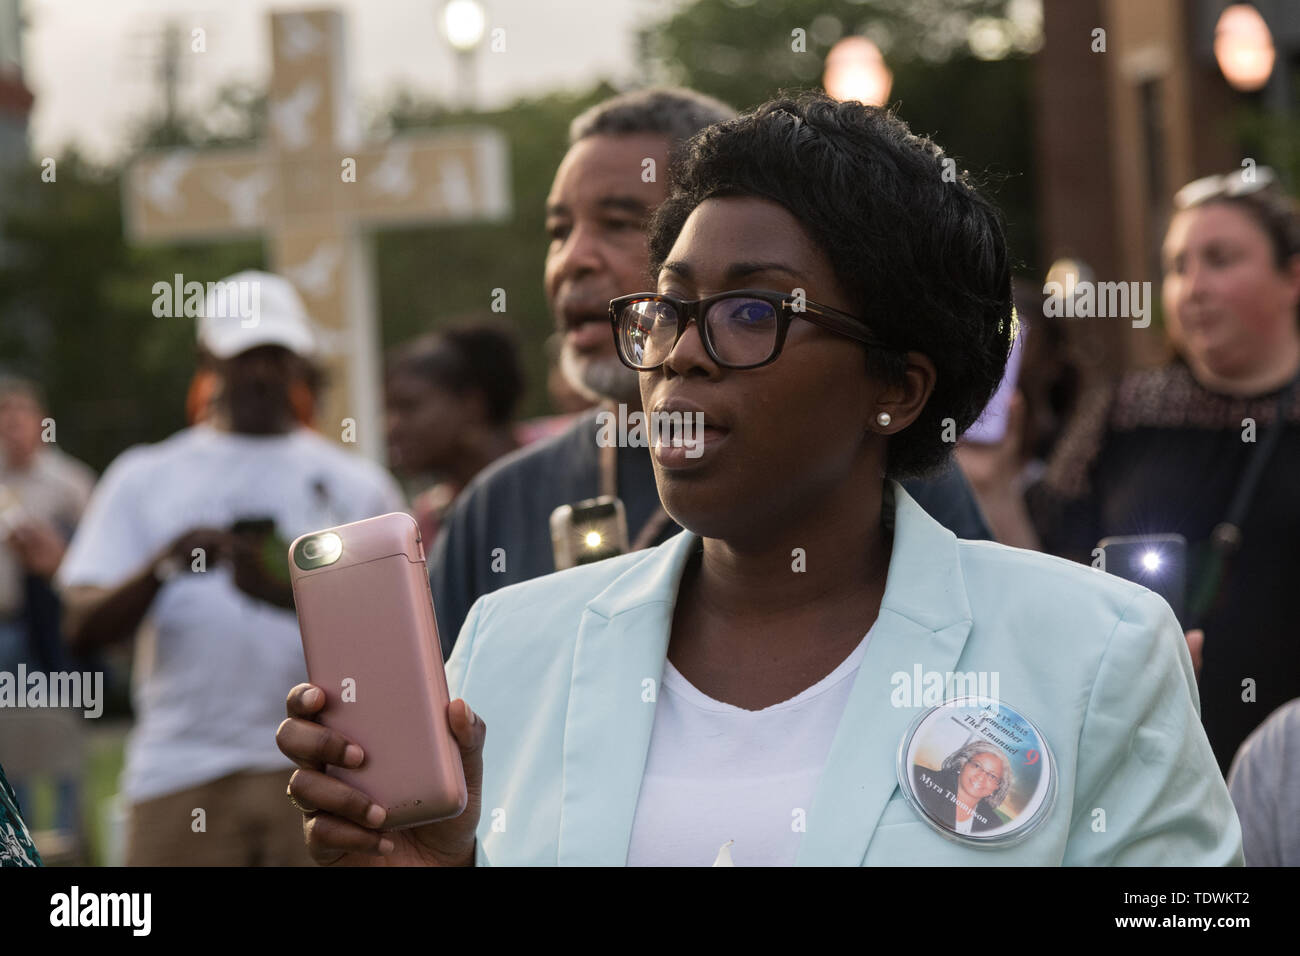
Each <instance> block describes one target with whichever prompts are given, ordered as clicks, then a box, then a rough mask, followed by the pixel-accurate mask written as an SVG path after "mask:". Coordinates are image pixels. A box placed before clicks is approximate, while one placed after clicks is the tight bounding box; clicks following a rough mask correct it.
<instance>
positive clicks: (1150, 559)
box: [1142, 551, 1160, 571]
mask: <svg viewBox="0 0 1300 956" xmlns="http://www.w3.org/2000/svg"><path fill="white" fill-rule="evenodd" d="M1142 567H1144V568H1146V569H1147V570H1148V571H1158V570H1160V555H1159V554H1158V553H1157V552H1155V551H1148V552H1147V553H1146V554H1144V555H1142Z"/></svg>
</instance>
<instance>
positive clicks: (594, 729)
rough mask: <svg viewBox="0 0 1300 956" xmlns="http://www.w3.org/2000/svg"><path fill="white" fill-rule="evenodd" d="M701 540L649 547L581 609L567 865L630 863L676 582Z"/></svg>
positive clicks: (571, 721) (568, 766)
mask: <svg viewBox="0 0 1300 956" xmlns="http://www.w3.org/2000/svg"><path fill="white" fill-rule="evenodd" d="M698 540H699V539H698V538H696V537H695V536H694V535H692V534H690V533H689V532H682V533H681V534H678V535H675V536H674V537H672V538H670V539H669V540H668V541H666V542H665V543H664V544H663V545H661V546H660V547H658V548H655V549H653V550H651V551H648V552H647V553H646V557H645V558H644V559H643V560H641V561H638V562H636V563H635V564H634V565H633V566H632V567H631V568H629V570H627V571H626V572H624V573H623V574H622V575H620V576H619V577H618V578H617V579H615V581H614V582H613V583H612V584H611V585H610V586H609V587H608V588H607V589H606V590H604V591H602V592H601V593H600V594H599V595H597V596H596V597H595V598H594V599H593V600H591V601H590V602H588V604H587V607H586V609H585V611H584V612H583V615H582V620H581V623H580V624H579V627H578V637H577V643H576V646H575V648H574V656H573V678H572V683H571V685H570V688H569V705H568V712H567V716H566V724H565V733H564V771H563V774H564V775H563V782H562V790H563V793H562V797H561V803H560V835H559V847H558V862H559V864H560V865H561V866H575V865H576V866H583V865H587V866H592V865H595V866H622V865H624V864H625V863H626V862H627V850H628V844H629V842H630V840H631V836H632V820H633V817H634V816H635V814H636V804H637V798H638V796H639V795H640V792H641V776H642V774H643V772H644V770H645V761H646V755H647V753H648V752H649V749H650V734H651V731H652V730H653V729H654V716H655V704H654V702H655V701H656V700H657V699H658V696H659V684H660V681H661V679H662V677H663V670H664V661H665V660H666V659H667V656H668V639H669V634H670V630H671V627H672V615H673V604H674V602H675V601H676V598H677V585H678V582H679V581H680V580H681V575H682V569H683V568H684V567H685V565H686V561H687V559H688V558H689V557H690V555H691V552H692V551H693V550H694V546H695V544H696V543H697V542H698Z"/></svg>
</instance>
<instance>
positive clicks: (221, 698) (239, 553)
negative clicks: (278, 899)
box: [57, 272, 403, 866]
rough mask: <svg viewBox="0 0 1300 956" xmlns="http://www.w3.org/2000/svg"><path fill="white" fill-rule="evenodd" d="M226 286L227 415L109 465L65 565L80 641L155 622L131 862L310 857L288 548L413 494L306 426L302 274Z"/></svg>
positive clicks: (302, 861) (140, 693) (136, 740)
mask: <svg viewBox="0 0 1300 956" xmlns="http://www.w3.org/2000/svg"><path fill="white" fill-rule="evenodd" d="M229 283H236V285H234V286H231V285H229ZM223 285H225V293H226V294H225V295H224V298H221V299H218V298H217V297H215V296H214V294H213V293H211V292H210V293H209V296H208V300H207V302H206V303H205V309H204V316H203V318H201V319H200V320H199V344H200V346H201V347H202V349H203V350H204V351H206V352H207V353H208V355H209V356H210V357H211V358H212V360H213V362H214V367H215V369H216V372H217V376H218V379H219V385H218V388H217V394H216V396H215V399H214V404H213V407H212V413H211V416H210V418H209V419H208V420H207V421H206V422H204V423H202V424H199V425H195V426H193V427H191V428H187V429H184V430H183V431H180V432H178V433H176V434H175V435H173V436H171V437H170V438H168V439H166V440H165V441H162V442H159V443H158V444H156V445H144V446H137V447H134V448H131V449H128V450H127V451H126V452H124V453H123V454H122V455H120V456H119V457H118V458H117V460H116V461H114V462H113V463H112V465H110V466H109V468H108V470H107V471H106V472H105V473H104V477H103V479H102V480H101V482H100V485H99V487H98V488H97V489H96V491H95V494H94V496H93V497H92V498H91V501H90V505H89V507H88V508H87V510H86V513H85V516H84V517H83V519H82V523H81V525H80V527H79V528H78V530H77V533H76V536H75V537H74V538H73V540H72V543H71V545H70V547H69V549H68V553H67V556H66V558H65V559H64V562H63V564H62V566H61V567H60V569H59V573H58V577H57V582H58V584H59V585H60V587H61V588H62V591H63V595H64V601H65V607H66V633H67V636H68V640H69V641H70V643H71V644H72V646H73V647H74V648H79V649H85V648H90V647H95V646H100V645H103V644H107V643H110V642H113V641H117V640H122V639H126V638H129V637H131V636H132V635H134V634H136V633H137V631H138V632H139V635H140V640H139V642H138V643H137V646H136V655H135V674H134V679H133V699H134V705H135V712H136V724H135V727H134V728H133V730H132V733H131V736H130V738H129V739H128V741H127V748H126V766H125V769H124V771H123V779H122V789H123V792H124V794H125V796H126V799H127V801H128V802H129V803H130V813H129V822H128V835H127V863H128V865H146V866H147V865H153V866H167V865H186V864H188V865H259V864H261V865H311V858H310V857H309V856H308V854H307V852H306V850H305V847H304V845H303V840H302V821H301V818H300V816H299V815H298V813H297V812H296V811H294V809H293V808H292V807H291V806H289V804H288V802H287V801H286V800H285V780H286V777H285V771H286V770H287V769H289V768H290V766H291V765H290V764H289V763H288V762H287V761H286V760H285V758H284V757H283V756H282V755H281V754H280V752H279V750H278V749H277V747H276V743H275V733H276V728H277V727H278V726H279V724H280V721H281V720H282V719H283V717H284V693H285V688H286V687H292V686H293V685H294V684H296V683H298V682H300V681H303V680H306V676H307V675H306V667H305V665H304V662H303V656H302V646H301V643H300V640H299V635H298V625H297V620H296V618H295V616H294V612H293V610H292V596H291V592H290V590H289V587H288V568H287V561H286V557H285V553H286V549H287V547H288V542H289V541H291V540H292V539H293V538H295V537H297V536H298V535H300V534H303V533H304V532H307V531H311V530H314V529H317V528H322V527H326V526H329V525H336V524H343V523H346V522H349V521H358V520H360V519H362V518H367V517H371V516H374V515H379V514H384V513H387V512H391V511H400V510H402V508H403V504H402V497H401V493H400V491H399V489H398V487H397V484H396V482H394V481H393V479H392V477H391V476H390V475H389V474H388V473H387V472H385V471H384V470H383V469H381V468H379V467H378V466H377V465H375V464H373V463H371V462H369V461H366V460H364V459H362V458H360V457H358V456H357V455H354V454H350V453H348V452H346V451H344V450H343V449H342V448H340V447H339V446H337V445H335V444H333V443H332V442H330V441H328V440H326V439H325V438H322V437H321V436H320V435H318V434H316V433H315V432H313V431H310V430H309V429H307V428H305V427H302V426H301V425H300V424H299V423H298V419H297V417H296V415H295V410H294V405H293V401H292V396H293V395H294V394H295V393H300V392H301V391H302V390H303V389H305V388H306V383H307V382H308V381H309V380H310V376H311V367H310V365H309V360H310V357H311V356H312V355H313V353H314V349H315V338H316V337H315V334H314V332H313V328H312V324H311V320H310V319H309V317H308V316H307V314H306V312H305V310H304V308H303V306H302V302H301V300H300V299H299V298H298V295H297V293H296V292H294V290H293V288H292V286H290V285H289V283H288V282H286V281H285V280H284V279H281V278H279V277H277V276H273V275H269V274H266V273H259V272H245V273H240V274H239V275H236V276H232V277H231V278H230V279H227V280H224V282H223ZM250 287H251V288H253V289H255V290H256V292H257V295H252V296H250V295H249V294H248V290H249V288H250ZM238 292H242V293H243V295H242V297H241V295H238V294H234V293H238ZM250 301H251V302H253V303H257V305H258V308H257V309H256V310H254V311H251V312H250V310H249V309H248V308H247V305H248V303H249V302H250Z"/></svg>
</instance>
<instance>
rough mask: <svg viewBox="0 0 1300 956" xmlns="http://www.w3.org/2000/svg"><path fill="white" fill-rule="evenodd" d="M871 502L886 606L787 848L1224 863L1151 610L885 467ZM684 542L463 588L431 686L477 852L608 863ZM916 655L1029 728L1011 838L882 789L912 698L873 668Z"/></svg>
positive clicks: (896, 860) (994, 861) (1231, 860)
mask: <svg viewBox="0 0 1300 956" xmlns="http://www.w3.org/2000/svg"><path fill="white" fill-rule="evenodd" d="M891 492H892V497H893V502H894V503H893V505H892V506H891V504H890V493H891ZM886 509H887V510H886V515H887V520H888V516H889V515H890V514H891V513H892V516H893V520H894V544H893V551H892V558H891V562H890V566H889V575H888V578H887V580H886V585H885V594H884V600H883V603H882V606H881V609H880V616H879V620H878V621H877V624H876V628H875V632H874V634H873V635H872V638H871V641H870V643H869V644H868V645H867V649H866V654H865V656H864V658H863V660H862V663H861V666H860V669H859V671H858V673H857V675H856V677H855V678H854V684H853V688H852V691H851V693H850V696H849V700H848V703H847V705H846V707H845V710H844V715H843V717H842V718H841V721H840V725H839V728H838V730H837V731H836V733H835V737H834V740H833V742H832V744H831V749H830V753H829V755H828V757H827V761H826V766H825V769H824V770H823V772H822V776H821V779H820V782H819V783H818V786H817V790H816V794H815V797H814V799H813V802H812V804H811V806H810V807H809V808H808V813H807V818H806V826H807V829H806V831H805V832H804V834H803V837H802V843H801V846H800V850H799V855H798V863H799V864H800V865H810V866H859V865H876V864H884V865H963V864H974V865H998V864H1007V865H1046V866H1055V865H1066V866H1112V865H1157V866H1158V865H1207V866H1219V865H1240V864H1241V861H1242V855H1241V827H1240V825H1239V823H1238V821H1237V816H1236V813H1235V812H1234V810H1233V806H1232V802H1231V800H1230V799H1229V797H1228V790H1227V787H1226V786H1225V785H1224V782H1223V777H1222V775H1221V774H1220V773H1219V770H1218V766H1217V764H1216V763H1215V760H1214V756H1213V754H1212V753H1211V751H1210V746H1209V743H1208V742H1207V741H1206V738H1205V733H1204V731H1203V730H1202V729H1201V725H1200V704H1199V699H1198V696H1197V693H1196V686H1195V681H1194V677H1193V672H1192V665H1191V659H1190V657H1189V655H1188V651H1187V646H1186V644H1185V642H1184V640H1183V635H1182V632H1181V630H1180V628H1179V626H1178V622H1177V620H1176V618H1175V617H1174V615H1173V612H1172V611H1171V610H1170V609H1169V605H1168V604H1166V603H1165V601H1164V600H1163V599H1162V598H1160V597H1158V596H1157V595H1155V594H1153V593H1152V592H1151V591H1148V590H1147V589H1146V588H1143V587H1140V586H1139V585H1136V584H1132V583H1130V582H1128V581H1124V580H1122V579H1120V578H1118V577H1114V576H1112V575H1108V574H1104V573H1102V572H1100V571H1097V570H1094V569H1092V568H1088V567H1084V566H1082V565H1079V564H1075V563H1072V562H1069V561H1065V560H1062V559H1058V558H1053V557H1050V556H1047V555H1042V554H1038V553H1036V552H1032V551H1023V550H1020V549H1017V548H1008V547H1004V546H1002V545H998V544H993V543H991V542H985V541H964V540H958V539H957V538H956V537H954V536H953V534H952V533H951V532H950V531H948V530H947V529H946V528H944V527H943V526H942V525H940V524H939V523H938V522H936V521H935V520H934V519H932V518H931V517H930V516H929V515H928V514H926V512H925V511H923V510H922V509H921V507H920V506H919V505H917V504H916V502H914V501H913V500H912V499H911V498H910V497H909V496H908V494H907V493H906V492H905V491H904V490H903V489H902V487H901V486H900V485H898V484H897V483H896V482H892V481H891V482H888V483H887V486H886ZM697 543H698V542H697V538H696V536H695V535H693V534H691V533H690V532H682V533H681V534H679V535H677V536H675V537H673V538H672V539H670V540H668V541H666V542H665V543H664V544H662V545H660V546H659V547H657V548H653V549H650V550H646V551H637V552H634V553H632V554H626V555H622V556H620V557H616V558H610V559H608V560H605V561H600V562H598V563H595V564H590V565H585V566H582V567H578V568H573V569H570V570H567V571H562V572H559V573H557V574H549V575H546V576H545V577H541V578H536V579H534V580H532V581H527V582H524V583H522V584H517V585H514V586H512V587H507V588H503V589H501V590H499V591H496V592H494V593H492V594H489V595H485V596H484V597H482V598H480V599H479V600H478V601H477V602H476V603H475V605H474V607H473V609H472V610H471V611H470V614H469V616H468V618H467V619H466V621H465V625H464V627H463V629H462V630H461V633H460V637H459V640H458V641H457V642H456V646H455V649H454V651H453V653H452V655H451V658H450V659H449V660H448V662H447V680H448V685H449V687H450V690H451V694H452V698H453V699H454V698H456V697H464V698H465V700H466V701H467V702H468V703H469V705H470V706H471V707H472V708H473V709H474V711H475V712H476V713H478V714H479V715H480V716H481V717H482V718H483V720H484V721H486V723H487V742H486V744H485V748H484V754H483V760H484V769H483V803H482V816H481V818H480V823H479V827H478V848H477V851H476V852H477V862H478V864H479V865H480V866H483V865H489V864H491V865H556V864H560V865H612V866H617V865H622V864H624V863H625V862H626V860H627V849H628V842H629V838H630V833H631V828H632V820H633V815H634V812H635V810H636V803H637V796H638V794H639V792H640V788H641V775H642V772H643V769H644V767H645V760H646V754H647V750H648V747H649V743H650V734H651V730H652V728H653V726H654V717H655V706H656V705H655V699H656V698H657V697H658V693H657V688H658V686H659V682H660V679H661V677H662V674H663V669H664V661H665V657H666V653H667V647H668V639H669V629H670V626H671V622H672V609H673V603H674V600H675V598H676V594H677V585H678V581H679V579H680V577H681V571H682V568H683V566H684V564H685V563H686V561H687V559H688V557H689V556H690V554H691V553H692V551H693V550H694V549H695V548H696V546H697ZM810 570H811V569H810ZM918 665H919V666H920V668H921V670H922V671H923V672H927V671H938V672H941V673H947V672H949V671H961V672H968V671H977V672H978V671H986V672H990V673H991V672H994V671H996V672H997V673H998V675H999V688H998V697H999V699H1001V700H1005V701H1007V702H1008V703H1009V704H1010V705H1011V706H1013V707H1015V708H1016V709H1018V710H1019V711H1020V713H1022V714H1023V715H1024V716H1026V717H1028V718H1029V719H1030V720H1031V721H1033V722H1034V723H1035V724H1037V726H1038V728H1039V730H1040V731H1041V732H1042V734H1043V736H1044V737H1045V738H1046V740H1047V743H1048V746H1049V747H1050V748H1051V749H1052V751H1053V753H1054V755H1055V758H1056V764H1057V775H1058V776H1057V781H1058V782H1057V797H1056V802H1055V805H1054V807H1053V809H1052V810H1051V812H1050V813H1049V814H1048V815H1047V816H1046V817H1045V818H1044V819H1043V821H1042V822H1041V823H1040V824H1039V825H1038V826H1037V827H1036V828H1035V829H1034V830H1033V832H1032V833H1030V834H1029V835H1028V837H1026V838H1025V839H1024V840H1023V841H1021V842H1020V843H1017V844H1015V845H1013V846H1005V847H1002V848H983V847H972V846H967V845H965V844H962V843H959V842H956V841H953V840H950V839H948V838H946V837H944V836H942V835H941V834H939V833H937V832H935V831H934V830H932V829H931V828H930V826H929V825H928V824H926V823H924V822H923V821H922V820H921V819H920V818H919V817H918V816H917V813H916V811H915V810H913V808H912V806H911V805H910V804H909V803H908V801H907V799H906V798H905V797H904V796H903V794H902V792H901V791H900V789H899V787H898V779H897V771H896V760H897V753H898V747H899V743H900V740H901V739H902V737H903V734H904V732H905V731H906V730H907V728H908V727H909V725H910V724H911V723H912V721H913V720H914V719H915V718H916V717H917V716H918V715H919V714H920V713H921V712H922V711H923V710H924V708H922V707H914V706H894V703H895V700H896V699H897V695H895V694H894V691H895V689H896V686H897V685H896V684H894V683H892V682H891V676H892V675H895V674H896V673H898V672H904V673H907V674H912V673H914V669H915V668H916V667H917V666H918ZM651 682H652V683H651ZM647 688H653V689H654V690H655V693H647V692H646V689H647ZM1097 810H1101V811H1103V813H1101V814H1098V813H1096V812H1095V811H1097ZM1103 827H1104V828H1103ZM710 862H711V861H710Z"/></svg>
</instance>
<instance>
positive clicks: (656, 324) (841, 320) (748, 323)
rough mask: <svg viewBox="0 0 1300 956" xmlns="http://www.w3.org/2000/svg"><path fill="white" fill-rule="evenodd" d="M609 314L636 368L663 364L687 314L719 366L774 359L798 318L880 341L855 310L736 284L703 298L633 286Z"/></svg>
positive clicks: (625, 357)
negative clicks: (630, 293) (633, 288)
mask: <svg viewBox="0 0 1300 956" xmlns="http://www.w3.org/2000/svg"><path fill="white" fill-rule="evenodd" d="M609 318H610V322H611V324H612V325H613V329H614V341H615V343H616V345H617V346H618V357H619V359H621V360H622V362H623V364H624V365H626V366H628V367H629V368H633V369H636V370H637V371H639V372H651V371H654V370H655V369H658V368H659V367H660V366H662V365H663V364H664V362H665V361H666V360H667V358H668V355H669V353H671V352H672V350H673V347H674V346H676V344H677V342H678V340H679V339H681V337H682V335H683V333H684V332H685V331H686V326H687V325H689V324H690V321H691V319H695V322H696V325H697V326H698V327H699V330H700V338H701V340H702V341H703V343H704V350H705V352H707V353H708V356H709V358H710V359H712V360H713V362H714V364H716V365H718V366H720V367H721V368H729V369H751V368H761V367H762V366H764V365H770V364H771V363H772V362H775V361H776V359H777V356H779V355H780V354H781V349H782V347H783V346H784V345H785V337H786V333H787V332H789V330H790V323H791V322H792V321H793V320H794V319H796V318H799V319H806V320H807V321H809V322H811V323H812V324H813V325H816V326H819V327H820V328H823V329H826V330H827V331H828V332H834V333H836V334H837V335H843V336H845V337H847V338H851V339H854V340H856V341H858V342H862V343H864V344H866V345H869V346H872V347H876V348H881V347H883V346H882V345H881V343H880V341H879V340H878V339H877V338H876V337H875V336H874V335H872V334H871V332H870V331H869V330H868V329H867V327H866V325H865V324H864V323H863V321H862V320H861V319H859V318H857V317H856V316H852V315H849V314H848V313H847V312H841V311H839V310H838V309H832V308H830V307H829V306H825V305H818V304H817V303H816V302H809V301H807V300H806V299H803V298H796V297H795V296H792V295H787V294H785V293H782V292H772V291H770V290H766V289H734V290H732V291H729V292H719V293H718V294H717V295H710V296H705V297H704V298H702V299H679V298H677V297H675V296H671V295H663V294H661V293H658V292H636V293H633V294H632V295H625V296H620V297H619V298H617V299H613V300H611V301H610V303H609Z"/></svg>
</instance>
